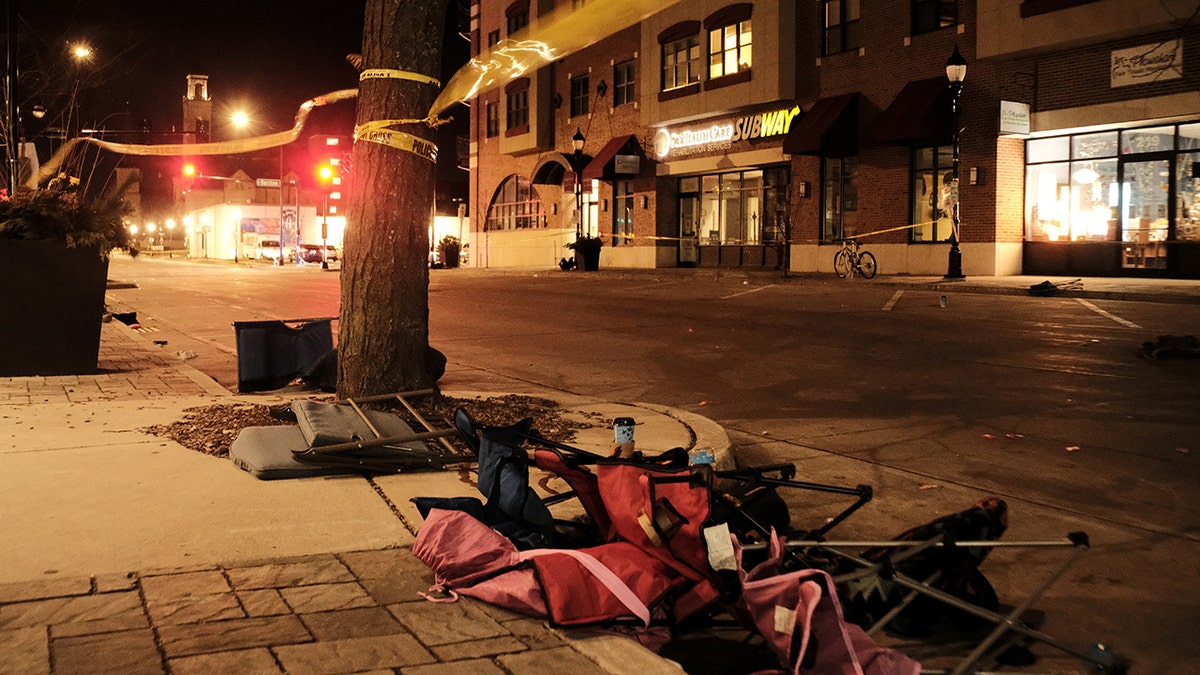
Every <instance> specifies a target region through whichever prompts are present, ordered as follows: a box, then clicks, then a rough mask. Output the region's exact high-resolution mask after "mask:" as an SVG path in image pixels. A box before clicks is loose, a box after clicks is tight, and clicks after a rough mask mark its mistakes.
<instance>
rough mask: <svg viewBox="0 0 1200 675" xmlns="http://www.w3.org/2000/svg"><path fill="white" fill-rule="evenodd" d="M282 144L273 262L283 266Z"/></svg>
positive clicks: (280, 147)
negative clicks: (275, 244) (276, 247)
mask: <svg viewBox="0 0 1200 675" xmlns="http://www.w3.org/2000/svg"><path fill="white" fill-rule="evenodd" d="M285 189H286V188H285V187H284V186H283V146H282V145H281V146H279V257H278V258H276V259H275V264H276V265H277V266H279V267H283V191H284V190H285Z"/></svg>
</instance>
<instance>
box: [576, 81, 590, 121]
mask: <svg viewBox="0 0 1200 675" xmlns="http://www.w3.org/2000/svg"><path fill="white" fill-rule="evenodd" d="M589 91H590V87H589V85H588V76H587V75H580V76H579V77H572V78H571V117H577V116H579V115H586V114H588V92H589Z"/></svg>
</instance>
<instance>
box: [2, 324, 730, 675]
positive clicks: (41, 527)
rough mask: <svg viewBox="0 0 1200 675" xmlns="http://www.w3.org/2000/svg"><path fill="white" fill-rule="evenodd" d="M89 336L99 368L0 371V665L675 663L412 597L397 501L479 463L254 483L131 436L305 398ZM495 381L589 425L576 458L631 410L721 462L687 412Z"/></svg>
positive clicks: (494, 613)
mask: <svg viewBox="0 0 1200 675" xmlns="http://www.w3.org/2000/svg"><path fill="white" fill-rule="evenodd" d="M101 341H102V348H101V357H100V367H101V369H102V371H103V373H102V374H98V375H88V376H63V377H25V378H0V437H3V439H4V440H5V441H6V442H5V443H4V447H3V448H2V449H0V455H2V456H3V461H4V466H5V470H4V471H3V472H2V473H0V513H3V514H4V518H2V519H0V541H3V542H4V547H3V551H2V552H0V654H3V655H4V657H3V658H0V675H8V674H9V673H22V674H28V673H51V672H53V673H114V674H115V673H121V674H128V673H143V672H145V673H162V672H171V673H216V672H237V673H247V672H287V673H342V672H362V671H377V672H392V670H391V669H403V672H405V673H426V674H429V673H502V672H509V673H530V674H533V673H550V672H557V671H560V670H561V669H562V668H567V669H568V670H569V672H572V673H627V672H630V670H631V669H636V670H638V671H640V672H645V673H658V672H663V673H678V672H680V671H679V670H678V668H677V667H675V666H674V665H673V664H670V663H669V662H666V661H664V660H663V659H661V658H659V657H657V656H655V655H654V654H652V653H651V652H649V651H648V650H646V649H644V648H643V647H641V646H640V645H639V644H637V643H636V642H633V641H631V640H627V639H623V638H614V637H610V636H600V635H595V634H591V633H585V632H571V633H564V632H561V631H558V630H554V629H551V628H549V627H548V626H547V625H546V624H545V623H544V622H541V621H536V620H532V619H529V618H526V617H522V616H518V615H515V614H512V613H510V612H507V611H504V610H498V609H496V608H493V607H490V606H487V605H484V604H482V603H477V602H474V601H471V600H469V599H464V600H462V601H460V602H458V603H455V604H435V603H428V602H426V601H424V600H422V599H421V598H420V597H419V596H418V595H417V593H418V592H419V591H423V590H426V589H427V588H428V587H429V586H430V585H431V584H432V583H433V579H432V575H431V574H430V572H429V570H428V569H427V568H426V567H425V565H424V564H422V563H421V562H420V561H418V560H416V559H415V558H414V557H413V556H412V554H411V553H410V548H411V544H412V541H413V536H414V534H415V533H416V531H417V529H418V527H419V526H420V523H421V518H420V516H419V514H417V513H416V510H415V508H414V507H413V506H412V504H411V502H410V501H409V500H410V498H412V497H416V496H456V495H476V496H477V495H478V492H477V490H476V488H475V487H474V479H475V476H474V472H473V471H471V472H458V471H455V472H442V473H424V474H410V475H389V476H377V477H374V478H371V479H366V478H363V477H359V476H348V477H337V478H311V479H297V480H282V481H259V480H257V479H255V478H254V477H253V476H251V475H250V474H248V473H246V472H244V471H241V470H239V469H238V468H236V467H235V466H234V465H233V463H232V462H230V461H229V460H228V459H221V458H215V457H212V456H208V455H204V454H201V453H197V452H193V451H191V450H188V449H186V448H183V447H182V446H180V445H178V444H177V443H175V442H174V441H170V440H168V439H164V438H161V437H157V436H153V435H150V434H148V433H146V432H143V431H141V429H144V428H146V427H149V426H152V425H160V424H169V423H171V422H174V421H177V420H179V419H181V418H182V417H183V416H184V411H186V410H187V409H188V408H192V407H199V406H209V405H214V404H233V403H245V402H251V403H257V404H275V403H279V402H283V401H288V400H291V399H292V398H302V397H305V396H308V395H312V394H314V393H315V392H312V391H309V392H304V393H303V394H302V395H300V394H298V393H297V392H284V393H274V394H267V395H262V394H255V395H235V394H231V393H229V392H227V391H225V390H224V389H223V388H221V387H220V386H218V385H217V384H216V383H215V382H214V381H212V379H211V378H208V377H207V376H205V375H204V374H202V373H200V372H198V371H196V370H195V369H193V368H191V367H190V366H188V365H187V363H186V361H183V360H180V359H179V358H178V357H177V356H176V355H174V354H171V353H169V352H165V351H163V349H162V348H161V347H160V346H158V345H155V344H153V343H152V341H151V340H149V339H147V338H146V337H144V336H142V335H140V334H139V333H137V332H136V331H135V330H134V329H132V328H130V327H127V326H125V325H123V324H120V323H109V324H105V326H104V328H103V332H102V339H101ZM445 393H446V394H447V395H450V396H454V397H459V398H470V397H473V396H486V395H488V394H490V393H492V392H476V391H447V392H445ZM494 393H496V394H504V393H522V394H530V395H536V396H541V397H544V398H551V399H554V400H557V401H558V402H559V405H560V408H561V409H562V410H563V411H564V415H565V416H568V417H574V418H576V419H578V420H580V421H582V422H586V423H588V424H590V425H592V426H593V428H591V429H588V430H585V431H584V432H581V433H580V434H579V436H578V437H577V438H576V440H575V441H574V444H575V445H578V446H579V447H582V448H585V449H591V450H593V451H598V452H606V451H607V449H608V448H609V446H611V442H612V430H611V427H610V426H609V425H610V424H611V420H612V419H613V418H615V417H634V418H635V419H636V420H637V421H638V423H639V426H638V427H637V433H636V440H637V442H638V447H639V448H642V449H644V450H646V451H647V452H654V451H656V450H666V449H669V448H671V447H675V446H682V447H692V445H693V444H700V445H703V446H707V447H712V448H714V449H716V450H717V451H718V455H719V457H720V459H721V461H722V462H732V458H731V457H730V456H729V440H728V436H727V435H726V434H725V432H724V431H723V430H722V429H721V428H720V427H719V426H718V425H716V424H714V423H713V422H711V421H709V420H707V419H705V418H702V417H698V416H696V415H693V414H689V413H684V412H682V411H676V410H672V409H668V408H663V407H660V406H653V405H649V404H635V405H621V404H613V403H609V402H605V401H597V400H591V399H585V398H580V397H563V396H561V395H556V394H555V393H554V392H545V391H521V392H494ZM550 487H551V488H559V489H565V484H564V485H562V486H555V485H553V484H551V485H550Z"/></svg>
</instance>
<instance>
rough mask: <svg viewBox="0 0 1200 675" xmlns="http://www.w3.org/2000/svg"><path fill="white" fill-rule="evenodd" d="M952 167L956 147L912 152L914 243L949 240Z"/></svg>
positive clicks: (951, 204)
mask: <svg viewBox="0 0 1200 675" xmlns="http://www.w3.org/2000/svg"><path fill="white" fill-rule="evenodd" d="M953 167H954V148H953V147H951V146H949V145H939V146H934V147H928V148H916V149H914V150H913V164H912V222H911V225H912V229H911V230H910V232H911V233H912V235H911V240H912V241H914V242H931V241H949V239H950V233H951V232H952V231H953V229H954V213H953V209H954V204H953V203H952V199H953V198H952V192H951V190H950V181H951V180H952V179H953V178H954V174H953V172H952V169H953Z"/></svg>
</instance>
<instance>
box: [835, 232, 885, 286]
mask: <svg viewBox="0 0 1200 675" xmlns="http://www.w3.org/2000/svg"><path fill="white" fill-rule="evenodd" d="M838 241H839V242H840V243H841V245H842V247H841V248H840V249H838V252H837V253H834V254H833V271H834V272H837V275H838V278H839V279H845V278H846V276H847V275H849V274H854V273H855V272H858V273H859V274H860V275H862V278H864V279H874V278H875V270H876V269H877V268H876V265H875V256H874V255H873V254H872V253H871V252H870V251H863V250H860V249H862V242H860V241H859V240H857V239H839V240H838Z"/></svg>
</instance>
